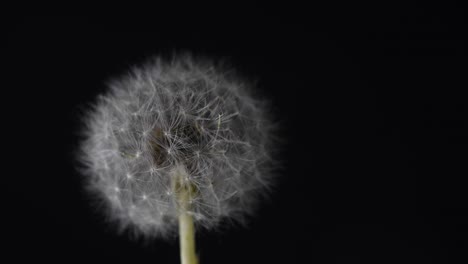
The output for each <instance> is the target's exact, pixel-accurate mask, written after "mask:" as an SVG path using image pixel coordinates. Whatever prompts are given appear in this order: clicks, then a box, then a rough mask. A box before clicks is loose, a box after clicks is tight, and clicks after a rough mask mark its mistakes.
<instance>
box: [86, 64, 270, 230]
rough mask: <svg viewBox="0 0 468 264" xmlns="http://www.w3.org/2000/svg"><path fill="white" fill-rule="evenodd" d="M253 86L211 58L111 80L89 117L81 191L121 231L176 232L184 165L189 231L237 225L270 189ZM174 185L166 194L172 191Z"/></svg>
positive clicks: (262, 118) (266, 115) (263, 106)
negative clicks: (101, 204) (177, 178)
mask: <svg viewBox="0 0 468 264" xmlns="http://www.w3.org/2000/svg"><path fill="white" fill-rule="evenodd" d="M252 89H253V87H252V86H251V85H250V84H249V83H248V82H246V81H245V80H243V79H242V78H240V77H239V76H233V75H232V76H231V75H230V74H229V71H226V70H224V69H222V68H220V67H218V65H216V64H215V63H213V62H210V61H208V60H197V59H194V58H193V57H192V56H189V55H184V56H179V57H175V58H174V59H172V60H171V61H165V60H162V59H159V58H155V59H153V60H152V61H151V62H149V63H147V64H145V65H144V66H141V67H137V68H134V69H133V71H132V72H131V73H130V74H128V75H127V76H124V77H121V78H118V79H115V80H114V81H112V82H111V84H110V85H109V90H108V92H107V93H105V94H103V95H102V96H100V97H99V99H98V101H97V102H96V103H95V105H94V107H93V109H92V111H90V113H89V115H88V116H87V118H86V120H85V122H86V129H85V131H84V132H85V133H84V134H85V139H84V141H83V143H82V148H81V149H82V151H81V153H82V155H81V156H80V159H81V160H82V161H83V164H85V174H86V175H87V177H88V178H89V181H88V183H89V184H88V185H89V187H90V189H91V190H93V192H94V193H98V194H99V195H100V196H102V197H104V199H103V200H105V201H107V202H106V203H107V205H106V207H107V208H109V209H110V212H109V215H110V216H111V217H112V218H114V219H116V220H117V222H118V223H120V224H121V226H122V227H123V228H126V227H131V228H134V229H135V230H137V231H138V232H139V233H142V234H145V235H149V236H151V235H161V236H164V235H169V234H173V233H174V231H176V227H177V218H178V214H179V211H178V208H177V197H176V193H177V190H176V189H174V187H173V186H174V185H173V181H174V179H172V178H171V177H173V176H171V175H173V172H174V170H175V169H177V168H180V167H182V168H183V170H184V171H185V172H186V177H185V178H184V179H183V182H185V183H184V184H187V186H192V187H193V190H195V193H196V195H195V196H194V197H191V199H190V200H189V201H190V214H191V215H193V216H194V219H195V222H196V225H198V226H201V227H204V228H208V229H209V228H213V227H215V226H217V225H218V224H219V223H220V222H221V221H222V220H223V219H224V218H231V219H234V220H238V221H242V220H243V219H244V217H245V216H246V215H249V214H251V213H253V212H254V210H255V205H256V203H257V201H258V197H259V195H260V194H262V191H263V190H264V189H265V187H268V186H270V184H271V182H272V172H271V168H272V164H273V158H272V155H271V153H272V150H274V147H273V143H274V140H273V139H274V134H275V129H274V128H275V126H274V123H273V121H272V118H271V116H270V112H269V110H270V109H268V104H267V103H266V102H265V101H264V100H260V99H259V98H256V97H255V96H253V93H252ZM171 186H172V187H171Z"/></svg>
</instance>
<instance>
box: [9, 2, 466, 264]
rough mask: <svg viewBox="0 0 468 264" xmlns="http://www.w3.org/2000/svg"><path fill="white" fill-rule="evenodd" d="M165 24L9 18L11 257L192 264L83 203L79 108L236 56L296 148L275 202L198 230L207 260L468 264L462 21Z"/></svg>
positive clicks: (353, 11) (324, 14) (374, 16)
mask: <svg viewBox="0 0 468 264" xmlns="http://www.w3.org/2000/svg"><path fill="white" fill-rule="evenodd" d="M163 11H164V10H159V11H157V12H156V11H155V12H154V14H153V16H148V15H142V16H135V15H136V14H133V16H131V15H128V14H127V15H124V14H122V15H120V16H116V15H114V16H112V17H106V18H104V17H92V16H90V17H82V16H73V17H44V16H31V17H14V18H11V19H10V22H11V23H9V24H8V25H9V30H8V33H6V35H7V38H6V39H7V49H6V50H5V51H6V53H7V54H6V60H4V61H6V62H7V65H8V69H7V71H6V74H5V76H4V80H7V82H4V85H5V86H4V87H2V100H1V101H2V108H4V111H3V114H2V121H3V125H2V130H3V132H5V133H6V135H7V136H6V137H4V142H3V146H4V148H3V150H4V153H3V154H4V155H3V156H4V157H6V160H4V166H5V170H4V171H3V173H2V178H3V179H4V182H3V183H2V190H3V193H4V194H6V195H7V198H6V199H5V200H4V201H3V206H2V208H3V212H2V218H4V219H6V220H7V223H8V224H7V225H5V226H4V230H3V231H2V235H1V237H2V238H4V240H5V241H7V243H6V244H7V247H6V248H5V246H2V248H3V250H4V251H6V252H7V255H10V254H11V256H13V257H16V258H21V259H22V258H32V259H34V260H44V261H46V262H54V261H57V262H59V263H69V262H71V261H72V260H80V261H81V262H83V261H86V262H88V261H89V262H91V261H94V260H97V261H105V262H106V263H116V262H120V261H125V262H129V261H131V263H179V259H178V257H179V255H178V243H177V240H173V241H163V240H157V239H156V240H153V241H146V242H145V241H141V240H131V239H129V238H128V236H126V235H117V234H115V232H114V231H115V229H114V226H109V225H108V224H106V223H105V221H104V217H103V216H102V215H101V214H99V213H98V212H96V211H95V210H94V209H93V207H92V206H91V203H90V201H89V198H88V196H87V195H86V193H85V192H84V191H83V188H82V176H80V175H79V173H78V172H77V171H76V169H75V167H76V166H75V164H76V162H75V160H74V154H73V153H74V151H75V150H76V148H77V145H78V143H79V141H78V140H79V138H78V136H77V135H78V131H79V129H80V123H79V116H80V114H81V111H82V109H83V108H84V107H86V104H87V103H89V102H91V101H92V100H93V98H94V97H95V96H96V95H97V94H98V93H100V92H102V91H104V90H105V82H106V81H107V80H109V79H110V78H112V77H113V76H118V75H119V74H122V73H124V72H125V71H126V70H127V69H128V68H129V67H130V66H132V65H134V64H138V63H140V62H142V61H144V59H145V58H147V57H148V56H151V55H164V56H167V55H168V54H171V53H172V52H174V51H181V50H182V51H191V52H194V53H196V54H202V55H207V56H210V57H213V58H228V59H229V61H230V62H231V63H232V64H233V65H234V66H235V67H236V68H237V69H238V70H239V71H240V72H241V73H243V74H244V75H246V76H247V77H249V78H252V79H256V80H258V89H261V90H262V91H264V94H265V95H266V96H268V97H269V98H270V99H271V100H272V102H273V104H274V106H275V111H276V113H277V116H278V118H279V119H280V120H282V122H283V126H282V127H283V137H284V138H286V141H287V144H286V145H285V146H283V151H282V153H281V159H282V160H283V161H284V169H283V170H281V171H279V174H280V177H279V182H278V184H277V185H276V188H275V190H274V192H273V194H272V195H271V199H270V200H269V201H266V202H264V203H263V206H262V207H261V209H260V210H259V212H258V213H257V216H256V217H255V218H252V219H251V221H250V224H249V225H248V227H247V228H244V227H239V226H233V227H232V228H225V229H224V230H222V231H221V232H214V233H203V234H201V233H199V234H198V241H197V243H198V245H197V246H198V250H199V252H200V253H199V254H200V259H201V260H200V263H201V264H208V263H225V264H227V263H463V262H466V261H467V260H468V259H467V257H466V254H464V253H463V252H465V251H466V250H467V247H468V239H467V235H468V232H467V231H468V228H467V220H468V213H467V209H468V206H467V204H466V200H467V196H468V195H467V193H466V184H465V183H464V178H466V176H467V169H466V158H467V154H466V153H467V152H466V149H467V132H468V129H467V118H468V116H467V115H468V104H467V102H466V101H467V97H466V94H465V90H466V88H467V82H466V69H467V67H466V41H465V37H466V25H465V23H464V21H463V10H461V9H460V8H459V7H456V6H452V7H450V8H445V7H439V6H434V7H430V6H424V7H418V6H399V7H393V8H392V7H377V6H372V7H369V6H367V7H366V6H353V7H351V6H348V7H341V8H337V7H329V8H322V7H309V8H306V7H303V8H297V9H296V8H294V9H293V8H283V7H280V8H277V9H276V10H274V11H271V12H270V11H267V10H264V9H263V8H254V7H244V8H242V9H231V7H221V8H220V9H219V10H213V11H211V10H208V11H206V13H198V12H190V11H191V10H190V9H189V10H186V11H185V12H176V11H167V12H163ZM4 73H5V72H4ZM2 86H3V85H2Z"/></svg>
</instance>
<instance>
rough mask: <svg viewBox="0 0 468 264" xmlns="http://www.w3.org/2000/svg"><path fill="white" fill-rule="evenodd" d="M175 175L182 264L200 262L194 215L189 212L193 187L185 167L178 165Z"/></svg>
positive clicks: (174, 186)
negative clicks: (197, 251)
mask: <svg viewBox="0 0 468 264" xmlns="http://www.w3.org/2000/svg"><path fill="white" fill-rule="evenodd" d="M173 176H174V177H173V180H174V182H175V184H173V188H174V189H175V191H176V193H177V199H178V206H179V242H180V259H181V262H182V264H198V258H197V255H196V253H195V227H194V223H193V217H192V215H190V214H189V212H188V211H189V209H190V200H191V198H192V195H193V189H192V186H191V184H190V183H189V182H188V181H187V173H186V171H185V168H183V167H181V166H178V168H177V169H176V170H175V171H174V174H173Z"/></svg>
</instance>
